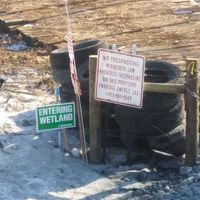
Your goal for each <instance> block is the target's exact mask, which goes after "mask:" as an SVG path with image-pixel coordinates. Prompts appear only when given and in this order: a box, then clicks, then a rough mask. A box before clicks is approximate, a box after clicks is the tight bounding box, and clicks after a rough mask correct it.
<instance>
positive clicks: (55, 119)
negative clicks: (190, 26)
mask: <svg viewBox="0 0 200 200" xmlns="http://www.w3.org/2000/svg"><path fill="white" fill-rule="evenodd" d="M36 125H37V131H47V130H55V129H62V128H72V127H75V126H76V118H75V104H74V102H70V103H63V104H54V105H49V106H44V107H38V108H37V109H36Z"/></svg>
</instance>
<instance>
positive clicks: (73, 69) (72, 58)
mask: <svg viewBox="0 0 200 200" xmlns="http://www.w3.org/2000/svg"><path fill="white" fill-rule="evenodd" d="M65 7H66V14H67V35H66V40H67V48H68V53H69V58H70V74H71V81H72V85H73V87H74V93H75V97H76V107H77V113H78V124H79V131H80V144H81V150H82V157H83V160H84V161H85V162H86V163H87V162H88V158H87V145H86V140H85V129H84V123H83V114H82V106H81V98H80V96H81V88H80V82H79V80H78V76H77V70H76V61H75V56H74V47H73V37H72V31H71V26H70V20H69V10H68V2H67V0H65Z"/></svg>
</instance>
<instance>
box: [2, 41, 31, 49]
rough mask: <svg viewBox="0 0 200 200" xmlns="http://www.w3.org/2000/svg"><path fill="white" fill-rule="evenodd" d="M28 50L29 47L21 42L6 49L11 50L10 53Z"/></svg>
mask: <svg viewBox="0 0 200 200" xmlns="http://www.w3.org/2000/svg"><path fill="white" fill-rule="evenodd" d="M28 48H29V46H28V45H27V44H26V43H25V42H23V41H19V42H17V43H14V44H11V45H9V46H7V47H5V49H7V50H10V51H23V50H27V49H28Z"/></svg>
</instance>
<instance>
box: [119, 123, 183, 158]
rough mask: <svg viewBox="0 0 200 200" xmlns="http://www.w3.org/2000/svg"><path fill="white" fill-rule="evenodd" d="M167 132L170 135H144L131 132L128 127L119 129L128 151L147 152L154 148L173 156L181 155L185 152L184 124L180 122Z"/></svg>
mask: <svg viewBox="0 0 200 200" xmlns="http://www.w3.org/2000/svg"><path fill="white" fill-rule="evenodd" d="M167 134H169V135H170V136H162V135H160V136H159V137H156V136H149V137H144V136H142V135H140V134H132V133H131V132H130V129H129V128H125V127H124V128H122V129H121V138H122V142H123V144H124V145H125V147H126V148H127V149H128V150H129V151H134V152H138V153H146V154H148V153H149V152H150V150H151V149H155V150H159V151H163V152H166V153H170V154H173V155H175V156H181V155H183V154H184V153H185V126H184V125H183V124H181V125H179V126H178V127H176V128H175V129H173V130H171V131H169V132H168V133H167Z"/></svg>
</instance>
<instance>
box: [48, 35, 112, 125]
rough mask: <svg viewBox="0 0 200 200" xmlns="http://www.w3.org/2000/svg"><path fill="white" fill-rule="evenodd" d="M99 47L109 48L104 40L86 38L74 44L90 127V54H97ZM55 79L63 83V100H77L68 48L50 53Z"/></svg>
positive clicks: (84, 114)
mask: <svg viewBox="0 0 200 200" xmlns="http://www.w3.org/2000/svg"><path fill="white" fill-rule="evenodd" d="M99 48H108V45H107V44H106V43H104V42H103V41H102V40H98V39H91V40H84V41H82V42H79V43H77V44H75V45H74V54H75V60H76V67H77V74H78V79H79V81H80V85H81V91H82V96H81V102H82V108H83V118H84V124H85V127H86V128H88V127H89V56H90V55H97V52H98V49H99ZM50 62H51V66H52V73H53V79H54V81H55V82H56V83H57V84H60V85H61V102H70V101H75V95H74V89H73V86H72V83H71V77H70V67H69V62H70V61H69V54H68V50H67V48H60V49H56V50H54V51H52V52H51V54H50Z"/></svg>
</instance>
